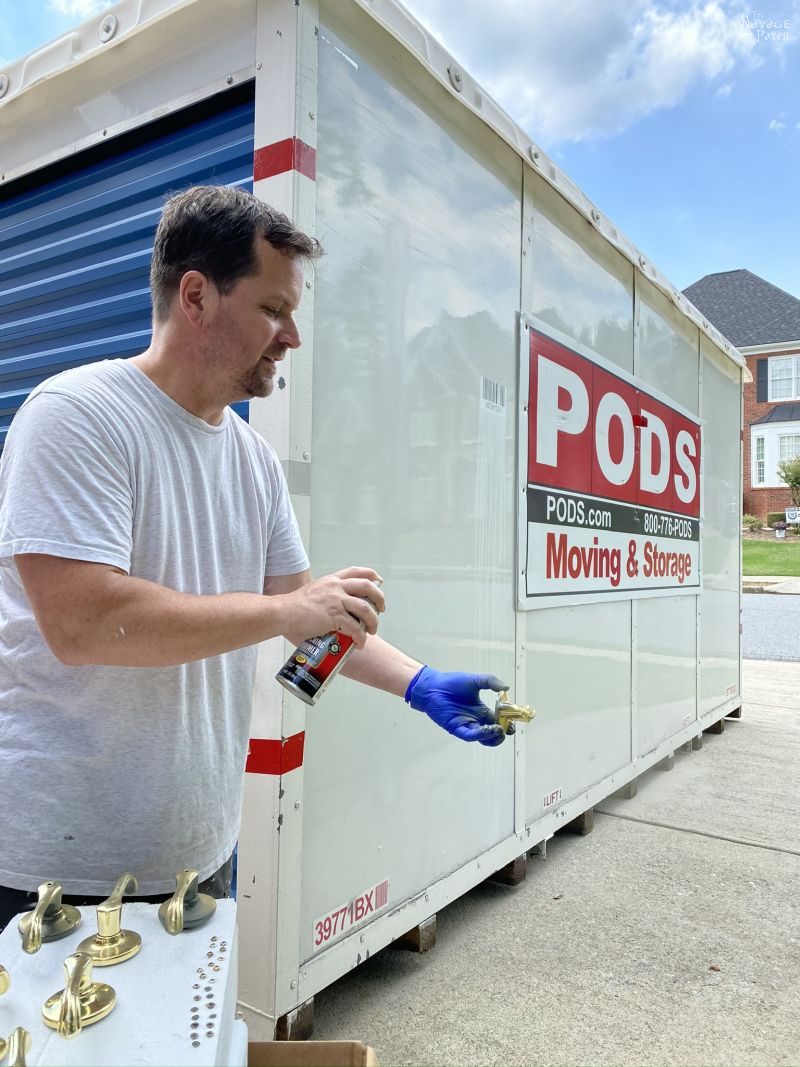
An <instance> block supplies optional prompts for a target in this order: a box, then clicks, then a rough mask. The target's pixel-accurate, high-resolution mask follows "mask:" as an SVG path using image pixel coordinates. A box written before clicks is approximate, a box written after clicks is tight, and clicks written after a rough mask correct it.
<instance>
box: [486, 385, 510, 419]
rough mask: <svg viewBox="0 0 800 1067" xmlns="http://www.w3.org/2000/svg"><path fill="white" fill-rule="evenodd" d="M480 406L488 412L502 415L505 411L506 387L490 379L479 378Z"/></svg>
mask: <svg viewBox="0 0 800 1067" xmlns="http://www.w3.org/2000/svg"><path fill="white" fill-rule="evenodd" d="M481 404H482V406H483V407H485V408H486V409H487V410H488V411H496V412H497V413H498V414H499V415H502V414H503V412H504V411H505V410H506V387H505V386H504V385H501V384H500V382H493V381H492V379H491V378H481Z"/></svg>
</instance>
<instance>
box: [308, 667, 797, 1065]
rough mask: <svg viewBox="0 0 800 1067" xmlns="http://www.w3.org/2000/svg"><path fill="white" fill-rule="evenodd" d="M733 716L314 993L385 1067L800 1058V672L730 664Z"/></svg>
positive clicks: (330, 1029) (329, 1030) (340, 1027)
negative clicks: (739, 693) (415, 942)
mask: <svg viewBox="0 0 800 1067" xmlns="http://www.w3.org/2000/svg"><path fill="white" fill-rule="evenodd" d="M744 694H745V704H744V712H743V718H741V719H738V720H730V719H729V720H727V721H726V729H725V732H724V733H723V734H721V735H711V734H706V735H704V745H703V748H702V749H701V750H700V751H695V752H686V751H680V752H678V753H676V758H675V765H674V769H673V770H672V771H670V772H665V771H660V770H653V771H650V772H648V773H647V774H646V775H644V776H643V778H641V779H640V780H639V792H638V795H637V796H636V797H635V798H634V799H632V800H621V799H617V798H610V799H609V800H607V801H605V802H604V804H603V805H602V806H601V809H597V810H596V814H595V828H594V832H593V833H592V834H590V835H589V836H587V837H584V838H579V837H574V836H570V835H565V834H561V835H559V836H557V837H556V838H554V839H553V840H551V841H550V842H548V845H547V858H546V859H541V858H537V857H534V858H531V859H530V860H529V861H528V871H527V878H526V880H525V881H524V882H523V883H522V884H521V885H519V886H517V887H516V888H513V889H512V888H504V887H500V886H497V885H491V884H484V885H482V886H480V887H478V888H477V889H475V890H473V891H472V892H471V893H469V894H468V895H467V896H466V897H464V898H462V899H461V900H459V901H457V902H456V903H454V904H453V905H451V906H450V907H449V908H447V909H446V910H445V911H443V912H440V913H439V916H438V939H437V944H436V946H435V947H434V949H433V950H432V951H430V952H428V953H427V954H425V955H413V954H411V953H405V952H398V951H395V950H392V949H386V950H384V951H383V952H381V953H379V954H377V955H376V956H375V957H373V958H372V959H370V960H368V961H367V962H366V963H365V964H362V965H361V966H360V967H359V968H358V969H357V970H356V971H354V972H352V973H351V974H350V975H348V976H347V977H345V978H343V979H341V980H340V981H339V982H337V983H336V984H335V985H333V986H331V987H330V988H329V989H327V990H325V991H324V992H323V993H321V994H319V995H318V996H317V998H316V1004H315V1008H316V1025H315V1030H314V1037H315V1038H318V1039H328V1040H332V1039H358V1040H362V1041H365V1042H367V1043H368V1044H370V1045H372V1046H373V1047H374V1048H375V1049H376V1051H377V1054H378V1058H379V1061H380V1062H381V1063H382V1064H431V1065H447V1064H475V1065H478V1064H709V1065H712V1064H764V1065H769V1064H797V1063H800V903H798V900H800V820H798V808H799V806H800V805H799V804H798V786H800V770H799V769H798V768H800V663H788V662H783V663H774V662H769V661H754V660H752V661H746V663H745V674H744Z"/></svg>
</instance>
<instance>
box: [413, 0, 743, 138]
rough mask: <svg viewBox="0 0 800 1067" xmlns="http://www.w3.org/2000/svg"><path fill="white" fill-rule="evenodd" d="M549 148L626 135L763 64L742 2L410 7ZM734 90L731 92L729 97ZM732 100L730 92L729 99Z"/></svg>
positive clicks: (562, 0) (473, 2)
mask: <svg viewBox="0 0 800 1067" xmlns="http://www.w3.org/2000/svg"><path fill="white" fill-rule="evenodd" d="M404 2H405V3H406V4H407V5H408V6H409V7H410V8H411V10H412V11H414V13H415V14H416V15H417V17H418V18H419V19H420V20H421V21H422V22H423V23H424V24H425V25H427V26H429V27H430V29H431V30H432V32H434V33H435V34H436V36H437V37H438V38H439V39H440V40H441V41H442V43H443V44H444V45H445V47H446V48H447V49H448V50H449V51H451V52H452V53H453V54H454V55H455V56H457V57H459V58H460V59H462V60H463V61H464V65H465V66H466V67H467V69H468V70H469V71H470V73H471V74H473V75H474V76H475V77H476V78H477V79H478V80H479V81H480V82H481V83H482V84H484V85H485V87H486V88H487V89H488V90H489V92H490V93H491V94H492V95H493V96H494V97H495V98H496V99H497V100H498V102H499V103H500V104H501V105H502V106H503V107H504V108H505V109H506V110H507V111H508V112H509V113H510V114H511V115H512V116H513V117H514V118H515V119H516V120H517V121H518V122H519V123H520V124H521V125H522V126H523V127H524V128H525V129H526V130H527V132H528V133H530V134H531V136H532V137H534V139H536V140H538V141H540V142H543V143H544V144H553V143H557V142H559V141H579V140H584V139H587V138H596V137H602V136H606V135H609V134H613V133H617V132H620V131H622V130H624V129H625V128H626V127H628V126H630V125H632V124H633V123H634V122H636V121H637V120H639V119H641V118H643V117H644V116H645V115H647V114H648V113H649V112H651V111H654V110H657V109H659V108H669V107H673V106H675V105H676V104H678V103H679V102H680V101H681V100H682V99H683V98H684V97H685V96H686V95H687V94H688V93H689V92H690V91H691V90H692V89H694V88H695V87H697V86H700V85H703V84H704V83H709V82H713V81H714V80H715V79H716V78H719V77H721V76H723V75H726V74H728V75H729V74H730V73H731V71H732V70H733V69H734V67H735V66H736V65H737V64H741V63H745V64H747V65H750V66H755V65H758V64H759V63H760V62H763V60H762V59H761V57H760V56H759V55H758V54H757V41H756V39H755V37H754V35H753V34H752V33H751V32H750V30H749V29H748V27H747V24H746V22H745V20H744V19H743V18H742V15H743V13H744V11H745V7H744V6H743V5H742V4H741V3H740V0H678V2H672V3H668V2H667V0H604V2H603V3H602V4H598V3H597V2H596V0H536V3H535V4H532V3H530V2H529V0H494V2H493V4H492V14H491V17H490V18H487V15H486V3H485V0H461V3H460V5H459V14H458V19H454V18H453V16H452V5H451V4H450V2H449V0H404ZM728 91H729V90H728ZM723 95H724V94H723Z"/></svg>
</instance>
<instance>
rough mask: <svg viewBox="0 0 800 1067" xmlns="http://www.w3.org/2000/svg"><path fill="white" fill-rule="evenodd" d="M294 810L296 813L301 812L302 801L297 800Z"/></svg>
mask: <svg viewBox="0 0 800 1067" xmlns="http://www.w3.org/2000/svg"><path fill="white" fill-rule="evenodd" d="M294 810H295V811H299V810H300V801H299V800H296V801H295V802H294Z"/></svg>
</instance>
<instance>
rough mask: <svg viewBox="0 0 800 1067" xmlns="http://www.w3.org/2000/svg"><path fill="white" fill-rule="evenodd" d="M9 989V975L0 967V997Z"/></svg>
mask: <svg viewBox="0 0 800 1067" xmlns="http://www.w3.org/2000/svg"><path fill="white" fill-rule="evenodd" d="M10 988H11V975H10V974H9V973H8V971H7V970H6V969H5V967H0V997H1V996H2V995H3V993H7V992H8V991H9V989H10ZM2 1058H3V1057H2V1056H0V1060H2Z"/></svg>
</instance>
